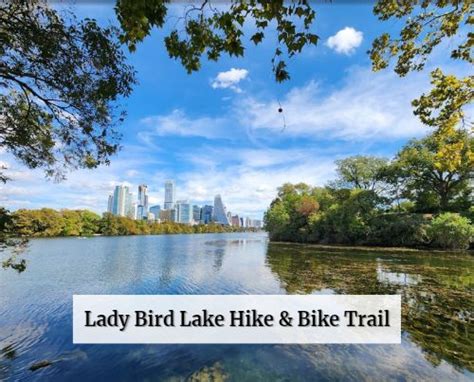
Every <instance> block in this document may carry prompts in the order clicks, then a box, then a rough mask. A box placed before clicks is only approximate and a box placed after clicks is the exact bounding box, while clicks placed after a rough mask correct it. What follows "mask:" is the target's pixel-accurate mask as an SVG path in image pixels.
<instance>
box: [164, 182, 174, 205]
mask: <svg viewBox="0 0 474 382" xmlns="http://www.w3.org/2000/svg"><path fill="white" fill-rule="evenodd" d="M174 194H175V190H174V181H173V180H167V181H166V182H165V204H164V209H165V210H170V209H172V208H173V206H174V196H175V195H174Z"/></svg>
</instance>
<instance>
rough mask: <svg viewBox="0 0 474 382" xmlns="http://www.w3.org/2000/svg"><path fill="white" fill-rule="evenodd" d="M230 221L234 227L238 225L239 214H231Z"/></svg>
mask: <svg viewBox="0 0 474 382" xmlns="http://www.w3.org/2000/svg"><path fill="white" fill-rule="evenodd" d="M231 223H232V225H233V226H234V227H240V218H239V215H234V216H232V220H231Z"/></svg>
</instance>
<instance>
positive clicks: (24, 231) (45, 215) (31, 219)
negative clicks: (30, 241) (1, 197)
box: [0, 208, 251, 237]
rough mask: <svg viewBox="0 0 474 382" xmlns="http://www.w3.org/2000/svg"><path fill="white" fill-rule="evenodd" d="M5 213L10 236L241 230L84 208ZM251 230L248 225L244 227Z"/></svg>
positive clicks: (148, 233)
mask: <svg viewBox="0 0 474 382" xmlns="http://www.w3.org/2000/svg"><path fill="white" fill-rule="evenodd" d="M2 213H3V214H9V224H8V227H7V228H6V229H7V230H8V231H9V233H10V234H11V235H12V236H18V237H57V236H92V235H98V234H99V235H106V236H118V235H160V234H176V233H223V232H237V231H243V230H244V229H243V228H239V227H231V226H222V225H218V224H207V225H204V224H199V225H193V226H192V225H187V224H179V223H173V222H163V223H158V222H152V221H146V220H134V219H130V218H128V217H122V216H114V215H112V214H110V213H105V214H103V216H99V215H97V214H96V213H94V212H91V211H88V210H67V209H65V210H59V211H57V210H54V209H51V208H42V209H38V210H27V209H20V210H17V211H15V212H12V213H8V212H7V211H5V210H3V212H2V211H0V215H1V214H2ZM245 230H251V229H245Z"/></svg>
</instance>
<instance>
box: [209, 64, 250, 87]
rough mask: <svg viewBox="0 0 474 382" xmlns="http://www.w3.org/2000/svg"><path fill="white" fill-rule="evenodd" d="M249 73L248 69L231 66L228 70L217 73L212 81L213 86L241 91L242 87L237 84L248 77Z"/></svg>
mask: <svg viewBox="0 0 474 382" xmlns="http://www.w3.org/2000/svg"><path fill="white" fill-rule="evenodd" d="M248 74H249V72H248V70H247V69H236V68H231V69H230V70H228V71H227V72H220V73H219V74H217V76H216V78H214V79H213V80H212V82H211V86H212V87H213V88H214V89H232V90H233V91H235V92H237V93H240V92H241V91H242V89H240V88H239V87H238V86H237V84H238V83H239V82H240V81H242V80H244V79H245V78H247V75H248Z"/></svg>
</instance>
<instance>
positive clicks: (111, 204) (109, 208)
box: [107, 195, 114, 213]
mask: <svg viewBox="0 0 474 382" xmlns="http://www.w3.org/2000/svg"><path fill="white" fill-rule="evenodd" d="M113 209H114V196H113V195H109V200H108V201H107V212H109V213H112V211H113Z"/></svg>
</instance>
